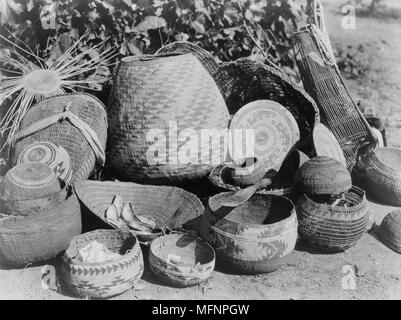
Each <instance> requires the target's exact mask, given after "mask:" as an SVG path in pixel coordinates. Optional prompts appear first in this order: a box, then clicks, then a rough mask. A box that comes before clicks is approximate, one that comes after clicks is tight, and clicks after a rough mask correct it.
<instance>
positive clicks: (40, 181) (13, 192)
mask: <svg viewBox="0 0 401 320" xmlns="http://www.w3.org/2000/svg"><path fill="white" fill-rule="evenodd" d="M66 197H67V190H66V188H65V187H64V183H63V182H62V181H61V180H59V179H58V178H57V177H56V175H55V174H54V172H53V171H52V170H51V169H50V168H49V167H47V166H46V165H44V164H42V163H28V164H20V165H17V166H15V167H13V168H12V169H10V170H9V171H8V172H7V173H6V175H5V176H4V179H3V180H2V181H1V182H0V212H2V213H4V214H9V215H22V216H27V215H30V214H33V213H40V212H43V211H48V210H49V209H50V208H52V207H53V206H56V205H58V204H60V203H61V202H62V201H64V200H65V199H66Z"/></svg>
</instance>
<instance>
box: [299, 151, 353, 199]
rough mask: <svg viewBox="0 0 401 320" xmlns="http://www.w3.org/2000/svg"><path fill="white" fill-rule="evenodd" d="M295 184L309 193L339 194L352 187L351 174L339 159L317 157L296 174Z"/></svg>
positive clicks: (300, 189)
mask: <svg viewBox="0 0 401 320" xmlns="http://www.w3.org/2000/svg"><path fill="white" fill-rule="evenodd" d="M295 185H296V187H297V189H298V190H299V191H300V192H304V193H307V194H309V195H318V194H327V195H330V194H332V195H338V194H341V193H343V192H346V191H348V190H349V189H351V187H352V180H351V174H350V173H349V172H348V170H347V168H346V167H345V166H344V165H343V164H342V163H340V162H339V161H337V160H334V159H331V158H328V157H324V156H321V157H315V158H313V159H311V160H308V161H307V162H305V163H304V164H303V165H302V166H301V167H300V168H299V170H298V171H297V173H296V175H295Z"/></svg>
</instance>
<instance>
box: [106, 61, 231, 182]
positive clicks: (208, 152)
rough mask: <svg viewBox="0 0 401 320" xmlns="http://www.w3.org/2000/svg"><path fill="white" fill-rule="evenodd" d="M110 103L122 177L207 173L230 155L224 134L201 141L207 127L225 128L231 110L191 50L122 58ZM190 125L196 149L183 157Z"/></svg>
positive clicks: (182, 177)
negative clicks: (222, 138) (174, 53)
mask: <svg viewBox="0 0 401 320" xmlns="http://www.w3.org/2000/svg"><path fill="white" fill-rule="evenodd" d="M109 108H110V114H109V124H110V126H109V129H110V130H109V141H108V153H109V158H108V160H109V164H110V166H111V167H112V168H113V169H114V171H115V172H116V173H117V174H118V176H119V177H120V179H123V180H126V181H127V180H130V181H139V182H148V183H151V184H172V183H176V182H185V181H188V180H191V179H194V178H202V177H204V176H206V175H207V174H208V173H209V172H210V170H211V169H212V166H213V164H214V165H216V164H219V163H222V162H223V161H224V160H225V158H226V151H227V148H226V146H225V145H224V143H221V141H220V139H217V140H216V139H213V142H210V141H209V142H206V143H201V140H202V139H201V135H202V132H201V131H202V129H217V130H226V129H227V127H228V121H229V114H228V111H227V107H226V105H225V103H224V99H223V97H222V96H221V94H220V92H219V90H218V88H217V86H216V84H215V82H214V81H213V79H212V78H211V76H210V75H209V74H208V72H207V71H206V70H205V68H204V67H203V66H202V64H201V63H200V62H199V61H198V60H197V59H196V58H195V56H193V55H192V54H184V55H169V56H144V57H128V58H124V59H122V60H121V63H120V65H119V67H118V70H117V74H116V77H115V79H114V84H113V89H112V92H111V95H110V103H109ZM183 130H185V131H183ZM189 131H190V132H191V133H190V134H193V137H194V139H195V142H194V145H195V149H192V150H194V151H193V152H192V151H190V152H189V153H190V155H189V156H188V157H187V154H185V155H184V156H183V157H181V156H179V155H180V154H181V153H180V152H181V151H182V150H185V149H183V147H184V145H185V144H187V143H188V141H187V136H186V133H189ZM184 132H186V133H185V135H181V133H184ZM215 134H216V133H215ZM191 141H194V140H191Z"/></svg>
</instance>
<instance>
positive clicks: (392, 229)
mask: <svg viewBox="0 0 401 320" xmlns="http://www.w3.org/2000/svg"><path fill="white" fill-rule="evenodd" d="M380 237H381V239H382V241H383V243H384V244H385V245H386V246H388V247H389V248H390V249H392V250H394V251H396V252H398V253H401V210H395V211H393V212H390V213H389V214H388V215H386V216H385V217H384V219H383V221H382V223H381V224H380Z"/></svg>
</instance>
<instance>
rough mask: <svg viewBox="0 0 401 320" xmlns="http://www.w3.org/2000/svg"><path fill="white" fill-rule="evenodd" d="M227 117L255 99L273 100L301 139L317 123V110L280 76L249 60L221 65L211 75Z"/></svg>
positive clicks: (269, 68)
mask: <svg viewBox="0 0 401 320" xmlns="http://www.w3.org/2000/svg"><path fill="white" fill-rule="evenodd" d="M214 79H215V81H216V83H217V86H218V87H219V89H220V92H221V93H222V94H223V97H224V100H225V101H226V104H227V107H228V110H229V112H230V114H235V113H236V112H237V111H238V110H239V109H240V108H241V107H243V106H244V105H246V104H248V103H250V102H253V101H256V100H265V99H268V100H273V101H276V102H278V103H280V104H281V105H283V106H284V107H285V108H286V109H287V110H289V111H290V112H291V114H292V115H293V116H294V118H295V119H296V121H297V123H298V127H299V129H300V133H301V139H304V138H306V137H307V136H308V135H309V134H310V133H311V132H312V130H313V127H314V125H315V124H316V123H319V121H320V118H319V110H318V108H317V106H316V104H315V102H314V101H313V99H312V98H311V97H310V96H309V95H308V94H307V93H306V92H305V91H304V90H303V89H302V88H300V87H298V86H296V85H295V84H294V83H293V82H292V81H291V80H290V79H289V78H288V77H287V76H286V75H285V74H284V73H282V72H281V71H279V70H278V69H277V68H273V67H270V66H267V65H264V64H262V63H259V62H256V61H252V60H249V59H238V60H237V61H235V62H229V63H223V64H221V65H220V66H219V69H218V71H217V72H216V73H215V74H214Z"/></svg>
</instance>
